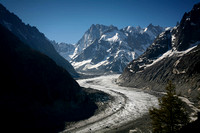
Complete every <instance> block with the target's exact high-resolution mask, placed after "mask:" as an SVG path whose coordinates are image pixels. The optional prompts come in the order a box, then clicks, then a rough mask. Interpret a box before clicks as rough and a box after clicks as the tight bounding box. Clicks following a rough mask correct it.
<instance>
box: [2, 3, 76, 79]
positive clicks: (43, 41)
mask: <svg viewBox="0 0 200 133" xmlns="http://www.w3.org/2000/svg"><path fill="white" fill-rule="evenodd" d="M0 24H2V25H3V26H5V27H6V28H7V29H8V30H10V31H11V32H12V33H13V34H15V35H16V36H17V37H18V38H20V40H21V41H23V42H24V43H25V44H27V45H29V46H30V47H31V48H32V49H34V50H37V51H40V52H41V53H43V54H45V55H47V56H49V57H50V58H52V59H53V60H54V61H55V62H56V63H57V64H58V65H59V66H61V67H63V68H65V69H66V70H67V71H69V72H70V74H71V75H72V76H74V77H77V76H78V74H77V73H76V71H75V70H74V68H73V67H72V65H71V64H70V63H69V62H68V61H66V60H65V59H64V58H63V57H62V56H60V55H59V54H58V53H57V52H56V50H55V49H54V47H53V45H52V44H51V42H50V41H49V40H48V39H47V38H46V37H45V35H44V34H42V33H41V32H39V30H38V29H37V28H36V27H32V26H30V25H29V24H28V25H26V24H24V23H23V22H22V20H21V19H19V18H18V17H17V16H16V15H15V14H14V13H10V12H9V11H8V10H7V9H6V8H5V7H4V6H3V5H1V4H0Z"/></svg>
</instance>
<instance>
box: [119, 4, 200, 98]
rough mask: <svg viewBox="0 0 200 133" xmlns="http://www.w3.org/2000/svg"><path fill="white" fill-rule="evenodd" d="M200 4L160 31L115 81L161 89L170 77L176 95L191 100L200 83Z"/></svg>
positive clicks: (139, 86) (132, 85)
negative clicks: (167, 28)
mask: <svg viewBox="0 0 200 133" xmlns="http://www.w3.org/2000/svg"><path fill="white" fill-rule="evenodd" d="M199 44H200V3H199V4H196V5H195V6H194V7H193V9H192V10H191V11H190V12H188V13H185V14H184V16H183V18H182V20H181V21H180V24H179V25H178V26H176V27H174V28H172V29H170V30H167V31H165V32H163V33H161V34H160V35H159V36H158V37H157V38H156V39H155V41H154V42H153V43H152V44H151V46H150V47H148V48H147V50H146V51H145V52H144V54H142V55H141V56H140V57H138V58H137V59H135V60H133V61H132V62H130V63H129V64H128V65H127V67H126V68H125V70H124V72H123V73H122V75H121V76H120V77H119V78H118V80H117V81H118V83H119V84H121V85H123V86H131V87H136V88H144V89H152V90H156V91H164V87H165V84H166V83H167V82H168V81H169V80H171V81H173V82H174V83H175V85H176V88H177V89H176V90H177V94H181V95H184V96H187V97H189V98H190V99H192V100H193V101H195V100H196V98H197V97H198V95H199V86H200V69H199V68H200V60H199V59H200V45H199Z"/></svg>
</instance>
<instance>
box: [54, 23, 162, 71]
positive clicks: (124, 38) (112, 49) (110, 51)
mask: <svg viewBox="0 0 200 133" xmlns="http://www.w3.org/2000/svg"><path fill="white" fill-rule="evenodd" d="M164 30H165V29H164V28H163V27H160V26H154V25H152V24H150V25H149V26H148V27H146V28H141V27H139V26H138V27H132V26H127V27H125V28H123V29H120V30H119V29H118V28H117V27H115V26H113V25H111V26H105V25H100V24H96V25H94V24H93V25H92V26H91V27H90V28H89V29H88V30H87V31H86V32H85V34H84V35H83V37H82V38H81V39H80V40H79V41H78V42H77V43H76V44H75V45H73V46H72V45H70V46H69V47H68V48H67V49H66V45H64V44H57V45H54V46H55V48H56V49H57V51H58V53H60V55H62V56H63V57H65V58H66V59H68V60H69V59H70V58H69V56H70V57H71V61H70V62H71V63H72V65H73V66H74V68H75V70H76V71H78V72H79V73H87V74H111V73H121V72H122V71H123V69H124V68H125V66H126V65H127V64H128V63H129V62H130V61H132V60H133V59H135V58H137V57H139V56H140V55H141V54H142V53H143V52H144V51H145V50H146V48H147V47H148V46H149V45H150V44H151V43H152V42H153V40H154V39H155V38H156V36H157V35H159V34H160V33H161V32H163V31H164ZM54 44H55V43H54ZM57 47H59V48H57ZM69 48H70V50H69ZM73 50H74V52H73V54H72V51H73ZM69 51H70V52H69Z"/></svg>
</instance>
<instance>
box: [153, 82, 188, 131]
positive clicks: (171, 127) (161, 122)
mask: <svg viewBox="0 0 200 133" xmlns="http://www.w3.org/2000/svg"><path fill="white" fill-rule="evenodd" d="M165 89H166V94H165V95H164V96H163V97H162V98H160V99H159V108H152V109H150V110H149V113H150V118H151V120H152V128H153V132H155V133H176V132H177V131H178V130H180V128H181V127H182V126H185V125H187V124H188V122H189V115H188V113H187V111H186V108H185V106H184V103H183V102H182V101H181V100H180V99H179V98H178V96H177V95H176V91H175V85H174V84H172V82H171V81H170V82H169V83H168V85H167V86H166V88H165Z"/></svg>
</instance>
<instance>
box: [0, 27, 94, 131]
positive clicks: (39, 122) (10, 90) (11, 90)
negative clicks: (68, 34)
mask: <svg viewBox="0 0 200 133" xmlns="http://www.w3.org/2000/svg"><path fill="white" fill-rule="evenodd" d="M0 37H1V38H0V60H1V65H0V73H1V74H0V76H1V80H0V85H1V87H0V107H1V110H0V117H1V119H0V121H1V130H2V131H7V132H48V133H50V132H58V131H61V130H63V129H64V126H65V122H66V121H74V120H80V119H84V118H87V117H89V116H91V115H92V114H93V113H94V110H95V109H96V105H95V104H94V103H92V102H90V101H89V100H88V98H87V96H86V95H85V93H84V92H83V91H82V90H81V88H80V86H79V85H78V83H77V82H76V81H75V80H74V79H72V78H71V75H70V74H69V73H68V72H67V71H66V70H65V69H63V68H61V67H59V66H57V65H56V63H55V62H54V61H53V60H52V59H50V58H49V57H48V56H46V55H44V54H42V53H40V52H37V51H35V50H33V49H31V48H29V46H28V45H25V44H24V43H23V42H21V41H20V40H19V39H18V38H17V37H16V36H15V35H13V34H12V33H11V32H10V31H8V30H7V29H6V28H4V27H3V26H2V25H0Z"/></svg>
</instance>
